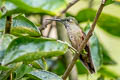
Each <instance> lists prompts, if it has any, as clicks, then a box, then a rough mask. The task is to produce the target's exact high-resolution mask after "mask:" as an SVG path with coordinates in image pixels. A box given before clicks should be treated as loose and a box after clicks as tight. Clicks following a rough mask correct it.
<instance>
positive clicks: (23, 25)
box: [0, 15, 41, 36]
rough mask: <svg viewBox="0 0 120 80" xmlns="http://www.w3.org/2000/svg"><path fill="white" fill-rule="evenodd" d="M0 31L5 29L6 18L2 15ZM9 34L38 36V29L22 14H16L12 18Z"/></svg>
mask: <svg viewBox="0 0 120 80" xmlns="http://www.w3.org/2000/svg"><path fill="white" fill-rule="evenodd" d="M0 24H1V25H0V31H3V30H4V29H5V25H6V18H5V17H3V18H2V19H0ZM10 33H11V34H13V35H16V36H23V35H28V36H40V35H41V34H40V31H39V29H38V28H37V26H35V25H34V24H33V23H32V22H31V21H30V20H28V19H27V18H26V17H24V16H21V15H19V16H16V17H14V18H13V21H12V25H11V31H10Z"/></svg>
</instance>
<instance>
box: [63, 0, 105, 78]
mask: <svg viewBox="0 0 120 80" xmlns="http://www.w3.org/2000/svg"><path fill="white" fill-rule="evenodd" d="M105 1H106V0H102V2H101V5H100V7H99V9H98V11H97V14H96V17H95V18H94V21H93V24H92V25H91V28H90V30H89V32H88V34H87V36H86V37H85V39H84V40H83V41H82V43H81V45H80V49H79V51H78V52H81V51H82V50H83V49H84V47H85V45H86V44H87V42H88V40H89V39H90V37H91V36H92V33H93V31H94V29H95V25H96V23H97V21H98V18H99V16H100V14H101V12H102V10H103V8H104V3H105ZM79 56H80V53H79V54H75V55H74V57H73V59H72V62H71V63H70V64H69V65H68V67H67V69H66V71H65V73H64V74H63V76H62V78H63V80H66V78H67V76H68V75H69V74H70V72H71V70H72V68H73V66H74V64H75V63H76V61H77V59H78V57H79Z"/></svg>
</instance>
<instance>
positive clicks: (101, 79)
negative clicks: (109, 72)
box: [97, 74, 105, 80]
mask: <svg viewBox="0 0 120 80" xmlns="http://www.w3.org/2000/svg"><path fill="white" fill-rule="evenodd" d="M97 80H105V79H104V76H102V74H101V76H100V77H98V79H97Z"/></svg>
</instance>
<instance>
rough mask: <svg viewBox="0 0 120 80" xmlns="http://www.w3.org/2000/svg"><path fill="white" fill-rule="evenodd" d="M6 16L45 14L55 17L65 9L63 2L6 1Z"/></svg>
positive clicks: (50, 0)
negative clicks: (14, 14)
mask: <svg viewBox="0 0 120 80" xmlns="http://www.w3.org/2000/svg"><path fill="white" fill-rule="evenodd" d="M7 1H8V2H7V3H6V8H8V12H7V15H11V14H13V13H19V12H20V13H21V12H22V13H46V14H50V15H57V14H58V13H59V12H60V11H61V10H62V9H63V8H65V7H66V1H65V0H29V1H27V0H17V1H16V0H7Z"/></svg>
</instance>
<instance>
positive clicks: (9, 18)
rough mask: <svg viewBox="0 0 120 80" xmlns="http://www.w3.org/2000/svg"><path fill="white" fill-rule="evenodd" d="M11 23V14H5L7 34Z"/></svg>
mask: <svg viewBox="0 0 120 80" xmlns="http://www.w3.org/2000/svg"><path fill="white" fill-rule="evenodd" d="M11 24H12V16H7V19H6V26H5V34H6V33H8V34H9V33H10V29H11Z"/></svg>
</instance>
